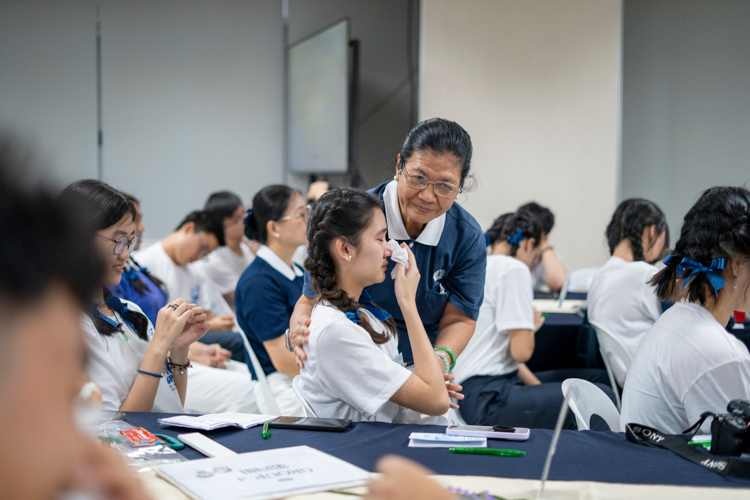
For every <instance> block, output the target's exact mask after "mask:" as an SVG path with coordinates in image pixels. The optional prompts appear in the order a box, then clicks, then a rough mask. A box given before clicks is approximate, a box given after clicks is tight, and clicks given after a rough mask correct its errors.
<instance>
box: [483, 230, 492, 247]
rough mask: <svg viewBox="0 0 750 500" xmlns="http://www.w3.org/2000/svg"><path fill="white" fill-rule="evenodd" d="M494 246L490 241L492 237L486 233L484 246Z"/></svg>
mask: <svg viewBox="0 0 750 500" xmlns="http://www.w3.org/2000/svg"><path fill="white" fill-rule="evenodd" d="M491 244H492V241H491V240H490V235H489V234H487V233H484V246H486V247H488V246H490V245H491Z"/></svg>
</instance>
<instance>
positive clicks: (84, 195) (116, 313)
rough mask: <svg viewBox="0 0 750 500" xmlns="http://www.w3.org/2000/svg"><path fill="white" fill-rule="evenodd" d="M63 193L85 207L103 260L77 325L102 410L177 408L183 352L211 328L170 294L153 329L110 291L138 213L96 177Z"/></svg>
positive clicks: (181, 397) (185, 363) (182, 388)
mask: <svg viewBox="0 0 750 500" xmlns="http://www.w3.org/2000/svg"><path fill="white" fill-rule="evenodd" d="M63 198H64V199H70V200H74V201H77V202H78V203H80V204H81V205H82V206H84V207H85V208H86V212H85V213H86V214H87V215H88V216H89V217H90V220H91V224H92V225H93V227H94V229H95V230H96V237H95V238H94V245H95V248H96V249H97V251H98V253H99V254H100V256H101V259H102V261H103V262H104V272H103V276H102V283H101V286H100V287H99V288H98V289H97V291H96V292H95V293H94V297H93V301H92V305H91V308H90V310H88V311H86V314H85V315H84V317H83V324H82V327H83V333H84V338H85V340H86V345H87V348H88V349H87V350H88V360H87V368H86V371H87V373H88V376H89V378H90V379H91V381H92V382H95V383H97V384H98V385H99V386H100V387H101V392H102V408H103V409H104V410H123V411H160V412H178V413H179V412H182V405H183V403H184V401H185V394H186V391H187V370H188V368H190V361H189V359H188V351H189V348H190V344H192V343H193V342H195V341H196V340H198V339H200V338H201V337H202V336H203V335H204V334H205V333H206V331H208V328H209V326H208V323H206V315H205V314H204V312H203V310H202V309H201V308H200V307H199V306H197V305H195V304H190V303H188V302H186V301H185V300H182V299H175V300H173V301H171V303H170V304H168V305H167V306H165V307H164V308H162V309H161V311H159V314H158V316H157V321H156V327H155V328H154V326H153V325H152V324H151V322H150V321H149V319H148V318H147V317H146V315H144V314H143V313H142V312H141V309H140V308H139V307H138V306H137V305H135V304H134V303H132V302H129V301H123V300H120V299H118V298H116V297H114V296H112V295H111V294H110V293H109V290H107V289H106V287H108V286H114V285H117V284H118V283H119V281H120V278H121V276H122V273H123V270H124V269H123V266H124V264H125V262H127V260H128V258H129V257H130V251H131V250H132V249H133V248H134V247H135V245H136V243H137V242H138V237H137V236H135V231H134V228H135V222H134V221H135V216H136V214H135V210H134V208H133V206H132V205H131V204H129V203H128V200H127V199H126V198H125V196H124V195H123V194H122V193H120V192H119V191H117V190H116V189H114V188H112V187H111V186H109V185H107V184H105V183H103V182H101V181H97V180H82V181H77V182H74V183H73V184H71V185H69V186H68V187H67V188H65V190H64V192H63Z"/></svg>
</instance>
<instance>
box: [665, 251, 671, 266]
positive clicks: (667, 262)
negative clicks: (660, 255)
mask: <svg viewBox="0 0 750 500" xmlns="http://www.w3.org/2000/svg"><path fill="white" fill-rule="evenodd" d="M672 257H674V255H672V254H671V253H670V254H669V255H667V258H666V259H664V262H663V264H664V265H665V266H668V265H669V263H670V262H671V261H672Z"/></svg>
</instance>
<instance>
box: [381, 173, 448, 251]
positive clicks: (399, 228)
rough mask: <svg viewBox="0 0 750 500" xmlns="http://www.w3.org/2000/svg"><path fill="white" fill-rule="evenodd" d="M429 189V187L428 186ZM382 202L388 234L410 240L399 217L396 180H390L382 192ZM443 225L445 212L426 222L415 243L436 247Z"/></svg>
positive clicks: (395, 238)
mask: <svg viewBox="0 0 750 500" xmlns="http://www.w3.org/2000/svg"><path fill="white" fill-rule="evenodd" d="M428 189H429V188H428ZM383 204H384V205H385V222H386V223H387V224H388V236H389V237H390V238H391V239H394V240H401V241H403V240H410V239H412V238H411V237H410V236H409V233H407V232H406V227H405V226H404V221H403V219H402V218H401V210H400V209H399V207H398V182H396V181H391V182H389V183H388V185H387V186H386V187H385V191H384V192H383ZM444 227H445V214H443V215H441V216H440V217H438V218H437V219H432V220H431V221H430V222H428V223H427V224H426V225H425V227H424V229H423V230H422V233H421V234H420V235H419V236H418V237H417V239H416V240H414V241H416V242H417V243H421V244H423V245H427V246H431V247H436V246H437V244H438V242H440V237H441V236H442V235H443V228H444Z"/></svg>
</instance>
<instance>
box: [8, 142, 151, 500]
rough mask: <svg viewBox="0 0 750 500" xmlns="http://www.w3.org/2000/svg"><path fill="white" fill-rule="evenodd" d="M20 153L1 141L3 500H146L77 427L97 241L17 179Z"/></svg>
mask: <svg viewBox="0 0 750 500" xmlns="http://www.w3.org/2000/svg"><path fill="white" fill-rule="evenodd" d="M16 148H17V146H15V145H12V144H10V143H8V142H7V141H3V139H2V138H0V200H2V203H1V204H0V234H2V235H3V239H2V240H1V241H0V269H2V275H0V296H2V297H3V300H1V301H0V318H2V322H3V328H2V330H1V331H0V346H1V347H2V348H1V349H0V400H2V404H0V429H2V431H1V432H0V464H1V469H0V470H1V472H0V492H1V493H0V496H2V498H13V499H21V498H22V499H25V500H43V499H51V498H94V497H96V498H115V497H116V498H118V499H120V500H136V499H143V498H146V492H145V490H144V488H143V486H142V485H141V482H140V481H139V480H138V478H137V477H135V475H134V474H132V473H130V472H129V471H128V468H127V467H128V466H127V465H126V464H125V462H124V461H123V460H122V458H121V457H120V456H119V455H120V454H119V453H117V452H116V451H114V450H111V449H109V447H108V446H104V445H102V444H101V443H99V442H96V441H95V440H94V439H91V438H89V436H87V435H86V434H88V433H84V432H81V430H82V429H81V428H80V426H79V425H76V424H77V422H76V419H75V418H74V413H75V411H76V406H75V404H74V402H75V396H76V394H77V393H78V392H79V390H80V388H81V383H82V381H81V379H82V377H81V375H82V372H83V368H84V359H85V346H84V342H83V337H82V335H81V329H80V316H81V306H82V305H84V304H88V301H89V300H91V294H92V293H93V291H94V290H95V289H96V288H101V271H102V266H101V263H100V262H99V258H98V255H97V252H96V251H95V250H94V242H93V238H94V237H95V236H94V232H93V231H91V230H90V229H89V228H88V227H87V226H86V224H81V222H80V214H81V212H80V210H78V207H71V206H70V205H69V204H68V203H64V202H63V200H60V199H59V197H58V196H57V195H56V194H54V193H51V192H48V191H47V190H42V189H40V188H38V187H30V186H29V185H24V184H21V183H20V182H19V181H18V180H17V179H15V178H14V177H10V176H11V175H13V174H17V173H19V172H24V171H29V170H32V169H30V168H29V165H28V163H26V162H21V161H19V160H18V159H15V158H13V156H11V154H10V153H11V152H13V150H15V149H16ZM11 172H12V173H13V174H11ZM9 177H10V178H9ZM82 471H85V472H86V473H85V474H81V472H82Z"/></svg>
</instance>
